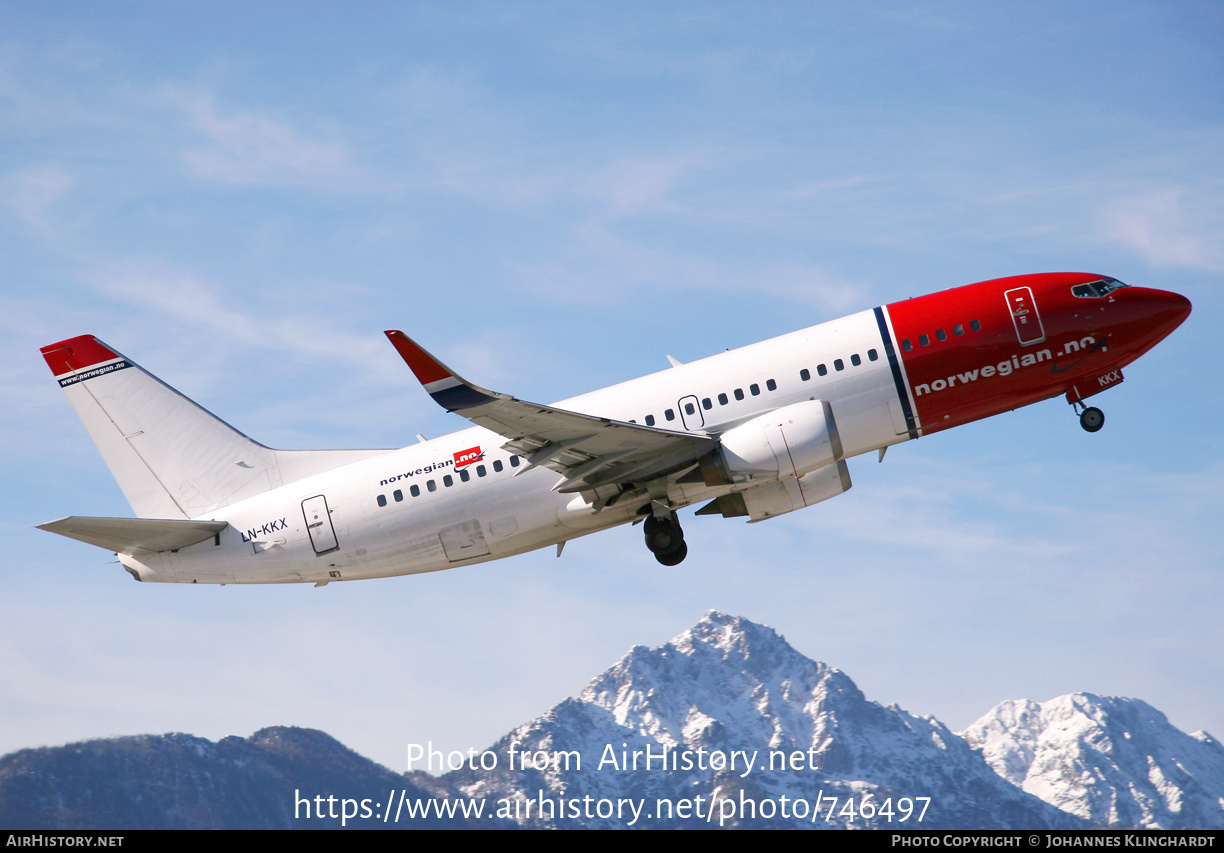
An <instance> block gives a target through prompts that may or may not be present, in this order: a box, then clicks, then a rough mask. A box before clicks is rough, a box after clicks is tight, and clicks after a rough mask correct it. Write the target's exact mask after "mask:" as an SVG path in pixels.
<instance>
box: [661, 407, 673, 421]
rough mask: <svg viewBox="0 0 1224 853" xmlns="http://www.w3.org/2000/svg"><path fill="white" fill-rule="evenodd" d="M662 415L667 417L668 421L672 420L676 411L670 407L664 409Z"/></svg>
mask: <svg viewBox="0 0 1224 853" xmlns="http://www.w3.org/2000/svg"><path fill="white" fill-rule="evenodd" d="M663 417H665V418H667V419H668V420H669V421H674V420H675V419H676V413H675V412H673V411H672V410H671V409H664V410H663Z"/></svg>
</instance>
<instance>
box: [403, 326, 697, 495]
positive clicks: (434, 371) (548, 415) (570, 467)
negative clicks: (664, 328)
mask: <svg viewBox="0 0 1224 853" xmlns="http://www.w3.org/2000/svg"><path fill="white" fill-rule="evenodd" d="M386 335H387V337H388V338H390V340H391V343H392V344H394V346H395V349H396V350H397V351H398V352H399V354H400V357H401V358H403V359H404V361H405V362H406V363H407V364H408V366H409V367H410V368H412V372H413V373H414V374H416V378H417V379H418V380H420V382H421V384H422V385H424V386H425V390H426V391H428V392H429V395H430V396H431V397H433V398H434V401H435V402H437V403H438V405H440V406H442V408H444V409H446V410H447V411H448V412H454V413H456V414H459V415H462V416H463V417H465V418H467V419H468V420H469V421H471V422H472V423H474V424H476V425H477V426H482V427H484V428H485V429H487V430H491V431H493V432H495V433H497V434H498V435H500V436H502V437H503V438H505V439H506V443H505V444H503V445H502V447H503V448H505V449H506V450H509V451H511V452H512V453H516V454H518V455H519V456H522V457H524V458H525V459H526V460H527V467H526V468H523V469H520V473H521V472H522V471H526V470H530V469H531V468H534V467H536V466H540V465H542V466H544V467H546V468H550V469H551V470H553V471H556V472H558V473H560V474H563V475H564V476H563V478H562V480H561V481H560V482H558V483H557V485H556V486H554V487H553V489H554V491H561V492H578V491H583V490H586V489H594V488H597V487H599V486H604V485H617V486H629V485H633V484H640V483H645V482H647V481H649V480H653V479H655V478H657V477H661V476H664V475H667V474H671V473H674V472H676V471H679V470H681V469H683V468H685V467H687V466H689V465H691V464H693V463H694V462H696V461H697V460H698V459H699V458H701V457H702V456H704V455H705V454H707V453H709V452H710V451H711V450H713V449H714V446H715V443H716V441H717V439H716V438H714V437H713V436H709V435H706V434H704V433H690V432H676V431H673V430H667V429H657V428H655V427H648V426H642V425H640V424H631V423H625V422H624V421H614V420H612V419H610V418H601V417H596V416H594V415H584V414H581V413H579V412H569V411H566V410H564V409H557V408H554V407H552V406H544V405H540V404H539V403H529V402H527V401H526V400H519V399H517V398H515V397H511V396H509V395H508V394H499V393H497V392H496V391H488V390H486V389H484V388H481V387H479V386H477V385H473V384H472V383H471V382H468V381H467V380H466V379H463V378H462V377H460V376H458V375H457V374H456V373H455V372H454V371H453V370H451V369H450V368H448V367H446V366H445V365H444V364H442V362H440V361H438V360H437V359H436V358H434V357H433V356H432V355H430V354H429V353H427V352H426V351H425V350H423V349H421V347H420V346H418V345H417V344H416V342H415V341H413V340H412V339H411V338H409V337H408V336H407V335H405V334H404V333H403V332H397V331H388V332H387V333H386Z"/></svg>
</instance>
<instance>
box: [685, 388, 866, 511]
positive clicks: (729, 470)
mask: <svg viewBox="0 0 1224 853" xmlns="http://www.w3.org/2000/svg"><path fill="white" fill-rule="evenodd" d="M841 458H842V443H841V438H840V437H839V436H838V434H837V423H836V421H834V419H833V407H832V406H830V405H829V402H828V401H827V400H805V401H804V402H802V403H793V404H791V405H789V406H783V407H782V408H781V409H776V410H774V411H772V412H770V413H769V414H767V415H761V416H760V417H757V418H753V419H752V420H750V421H748V422H747V423H743V424H740V425H739V426H737V427H735V428H734V429H729V430H727V431H726V432H724V433H723V434H722V436H721V437H720V439H719V447H718V449H717V450H716V451H714V452H713V453H711V454H709V455H708V456H705V457H703V458H702V459H701V461H700V463H699V464H700V471H701V478H702V481H703V482H704V483H705V484H706V485H707V486H732V487H733V488H734V489H735V491H740V490H743V489H751V488H753V487H755V486H760V485H762V484H765V483H773V482H777V481H779V480H789V479H792V478H798V477H802V476H803V475H804V474H807V473H808V472H810V471H815V470H817V469H819V468H824V467H826V466H828V465H832V464H833V463H834V462H837V461H839V460H840V459H841Z"/></svg>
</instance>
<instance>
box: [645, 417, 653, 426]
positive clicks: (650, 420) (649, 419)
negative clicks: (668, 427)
mask: <svg viewBox="0 0 1224 853" xmlns="http://www.w3.org/2000/svg"><path fill="white" fill-rule="evenodd" d="M646 426H654V415H647V416H646Z"/></svg>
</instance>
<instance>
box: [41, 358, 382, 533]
mask: <svg viewBox="0 0 1224 853" xmlns="http://www.w3.org/2000/svg"><path fill="white" fill-rule="evenodd" d="M42 354H43V358H45V359H46V360H47V364H48V366H50V368H51V372H52V373H54V374H55V378H56V379H58V380H59V383H60V387H61V388H63V389H64V393H66V394H67V395H68V399H69V401H71V403H72V405H73V408H75V409H76V411H77V414H78V415H79V416H80V418H81V421H82V422H83V423H84V424H85V428H86V429H87V430H88V431H89V435H90V437H91V438H92V439H93V441H94V444H96V445H97V447H98V450H99V451H100V452H101V453H102V458H103V459H104V460H105V461H106V464H107V466H108V467H109V468H110V470H111V474H113V475H114V477H115V480H116V481H118V483H119V488H120V489H122V490H123V494H124V496H125V497H126V498H127V499H128V503H130V504H131V505H132V509H133V510H135V512H136V515H138V516H140V517H142V518H166V519H171V518H195V517H198V516H200V515H202V514H204V513H207V512H210V511H212V510H214V509H217V508H218V507H222V506H227V505H229V504H232V503H236V502H237V501H240V500H242V499H244V498H249V497H253V496H254V495H257V494H260V493H261V492H265V491H267V490H268V489H271V488H275V487H277V486H281V485H283V484H285V483H288V482H292V481H294V480H298V479H301V478H302V477H306V476H309V475H310V474H315V473H319V472H321V471H326V470H330V469H332V468H336V467H338V466H340V465H344V464H348V463H350V462H355V461H357V460H359V459H364V458H368V457H370V456H374V455H377V454H380V453H385V452H387V451H385V450H354V451H327V450H322V451H312V450H299V451H284V450H273V449H272V448H270V447H265V446H263V445H262V444H259V443H258V442H256V441H252V440H251V439H249V438H247V437H246V436H245V435H243V434H242V433H240V432H238V430H236V429H234V428H233V427H231V426H230V425H229V424H227V423H225V422H224V421H222V420H221V419H220V418H217V417H216V416H214V415H213V414H211V413H210V412H208V411H206V410H205V409H203V408H201V407H200V406H198V405H196V404H195V403H193V402H192V401H191V400H188V399H187V398H186V397H184V396H183V395H182V394H180V393H179V392H177V391H175V390H174V389H173V388H171V387H170V386H168V385H166V384H164V383H163V382H161V381H160V380H159V379H157V378H156V377H155V376H153V375H151V374H149V373H146V372H145V371H144V370H143V369H141V367H140V366H139V365H137V364H135V363H134V362H132V361H130V360H128V359H127V358H125V357H124V356H123V355H121V354H120V353H118V352H116V351H115V350H113V349H111V348H110V347H108V346H107V345H106V344H104V343H102V342H101V341H100V340H98V339H97V338H95V337H93V336H92V335H82V336H80V337H77V338H70V339H69V340H66V341H60V342H59V343H57V344H51V345H50V346H45V347H43V348H42Z"/></svg>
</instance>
